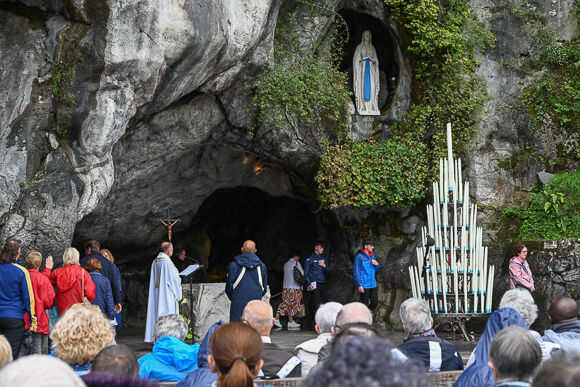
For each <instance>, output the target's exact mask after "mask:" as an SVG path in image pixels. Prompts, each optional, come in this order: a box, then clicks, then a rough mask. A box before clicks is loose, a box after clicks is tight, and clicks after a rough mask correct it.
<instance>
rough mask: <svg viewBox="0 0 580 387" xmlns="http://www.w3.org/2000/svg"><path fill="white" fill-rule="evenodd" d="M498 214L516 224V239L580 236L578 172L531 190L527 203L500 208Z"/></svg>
mask: <svg viewBox="0 0 580 387" xmlns="http://www.w3.org/2000/svg"><path fill="white" fill-rule="evenodd" d="M502 215H503V217H504V218H506V219H507V220H508V221H509V220H511V221H513V222H515V223H516V227H517V229H518V235H517V238H518V239H527V240H530V239H539V240H545V239H565V238H578V237H580V172H575V173H562V174H557V175H555V176H554V177H553V178H552V179H551V180H550V181H549V182H548V184H546V185H545V186H544V187H542V188H540V187H535V189H534V192H533V193H532V194H531V195H530V200H529V203H526V204H525V205H523V206H522V205H515V206H510V207H507V208H504V209H503V210H502Z"/></svg>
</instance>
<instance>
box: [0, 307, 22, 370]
mask: <svg viewBox="0 0 580 387" xmlns="http://www.w3.org/2000/svg"><path fill="white" fill-rule="evenodd" d="M24 332H25V330H24V319H21V318H12V317H0V333H1V334H3V335H4V336H6V340H8V342H9V343H10V347H11V348H12V359H14V360H16V359H18V355H19V354H20V346H21V345H22V341H23V340H24Z"/></svg>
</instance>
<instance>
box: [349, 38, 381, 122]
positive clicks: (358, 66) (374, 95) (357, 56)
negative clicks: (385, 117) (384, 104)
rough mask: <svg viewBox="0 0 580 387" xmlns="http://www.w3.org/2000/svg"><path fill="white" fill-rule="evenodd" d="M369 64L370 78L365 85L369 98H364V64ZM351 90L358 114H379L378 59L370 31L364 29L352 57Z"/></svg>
mask: <svg viewBox="0 0 580 387" xmlns="http://www.w3.org/2000/svg"><path fill="white" fill-rule="evenodd" d="M367 59H368V65H369V66H370V68H369V70H370V71H369V72H370V79H367V82H368V84H367V87H370V100H369V101H365V100H364V87H365V66H366V65H367ZM352 75H353V90H354V96H355V101H356V110H357V112H358V114H360V115H380V114H381V112H380V111H379V107H378V103H379V88H380V87H379V82H380V75H379V59H378V57H377V52H376V50H375V48H374V47H373V45H372V43H371V33H370V31H364V32H363V36H362V41H361V42H360V44H359V45H358V46H356V50H355V51H354V56H353V58H352Z"/></svg>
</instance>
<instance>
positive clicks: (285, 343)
mask: <svg viewBox="0 0 580 387" xmlns="http://www.w3.org/2000/svg"><path fill="white" fill-rule="evenodd" d="M381 333H382V334H383V336H384V337H386V338H387V339H389V340H390V341H391V342H392V343H393V345H395V346H397V345H399V344H401V343H402V342H403V338H404V337H405V334H404V333H403V332H402V331H387V330H382V331H381ZM144 336H145V330H144V329H136V328H123V330H122V331H121V333H120V334H119V335H118V336H117V343H119V344H125V345H127V346H129V347H130V348H131V349H132V350H133V351H135V352H136V353H137V357H141V356H143V355H145V354H147V353H149V352H151V348H152V347H153V344H150V343H145V342H143V337H144ZM441 336H442V337H443V338H444V339H447V340H451V337H450V335H449V334H446V333H445V332H443V333H441ZM448 336H449V337H448ZM314 337H316V332H315V331H313V330H301V331H287V330H281V331H272V341H273V342H274V343H276V344H278V345H279V346H280V347H281V348H284V349H286V350H289V351H293V350H294V347H296V345H298V344H300V343H302V342H303V341H306V340H310V339H313V338H314ZM455 345H457V348H458V349H459V352H460V353H461V356H462V358H463V361H464V362H466V361H467V358H468V357H469V354H470V353H471V351H472V350H473V348H475V343H471V342H466V341H462V340H459V341H455Z"/></svg>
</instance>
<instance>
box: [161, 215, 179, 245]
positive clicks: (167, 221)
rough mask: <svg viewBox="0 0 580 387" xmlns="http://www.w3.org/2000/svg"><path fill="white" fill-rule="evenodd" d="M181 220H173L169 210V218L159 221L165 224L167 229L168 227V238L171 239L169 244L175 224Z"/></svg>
mask: <svg viewBox="0 0 580 387" xmlns="http://www.w3.org/2000/svg"><path fill="white" fill-rule="evenodd" d="M180 220H181V219H172V218H171V216H169V208H168V209H167V218H165V219H159V221H160V222H161V223H163V225H164V226H165V227H167V236H168V237H169V242H171V233H172V232H171V229H172V228H173V226H175V223H177V222H179V221H180Z"/></svg>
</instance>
